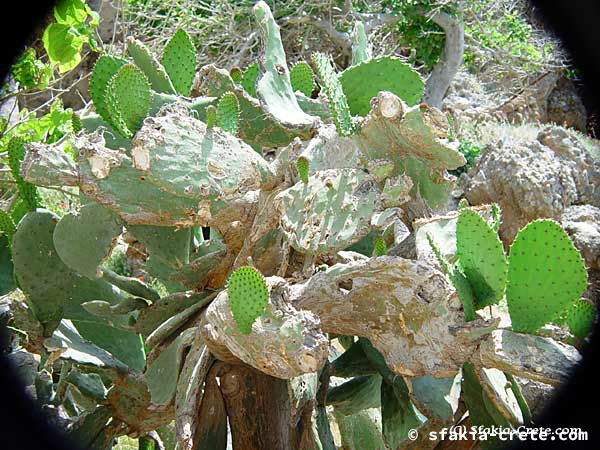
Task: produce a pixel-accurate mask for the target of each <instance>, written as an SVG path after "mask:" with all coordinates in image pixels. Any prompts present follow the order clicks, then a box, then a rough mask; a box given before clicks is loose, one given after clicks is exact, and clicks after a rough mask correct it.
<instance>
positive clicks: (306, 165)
mask: <svg viewBox="0 0 600 450" xmlns="http://www.w3.org/2000/svg"><path fill="white" fill-rule="evenodd" d="M296 170H297V171H298V176H299V177H300V180H302V182H303V183H304V184H308V171H309V170H310V161H309V160H308V158H306V157H305V156H300V157H298V159H297V160H296Z"/></svg>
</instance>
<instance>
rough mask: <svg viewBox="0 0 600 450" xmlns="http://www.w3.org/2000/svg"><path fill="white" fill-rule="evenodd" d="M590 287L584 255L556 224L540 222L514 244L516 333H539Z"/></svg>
mask: <svg viewBox="0 0 600 450" xmlns="http://www.w3.org/2000/svg"><path fill="white" fill-rule="evenodd" d="M586 286H587V271H586V269H585V266H584V264H583V259H582V258H581V255H580V254H579V252H578V251H577V249H576V248H575V246H574V245H573V242H571V240H570V239H569V237H568V236H567V234H566V233H565V231H564V230H563V229H562V228H561V227H560V226H559V225H558V224H557V223H556V222H554V221H552V220H548V219H545V220H536V221H534V222H531V223H530V224H528V225H527V226H525V228H523V229H522V230H521V231H519V233H518V234H517V236H516V237H515V240H514V241H513V243H512V245H511V247H510V254H509V257H508V286H507V288H506V300H507V302H508V311H509V313H510V317H511V320H512V327H513V330H514V331H518V332H524V333H535V332H536V331H537V330H538V329H539V328H540V327H541V326H543V325H544V324H546V323H548V322H550V321H552V320H553V319H554V318H556V317H557V316H558V315H559V314H560V313H561V312H563V311H565V310H566V309H567V308H568V307H569V305H570V304H572V303H573V302H574V301H575V300H579V299H580V298H581V296H582V295H583V292H584V291H585V288H586Z"/></svg>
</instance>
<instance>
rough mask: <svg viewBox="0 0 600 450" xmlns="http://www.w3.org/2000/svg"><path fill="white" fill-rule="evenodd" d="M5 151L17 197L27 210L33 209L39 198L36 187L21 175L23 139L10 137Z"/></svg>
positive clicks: (23, 149)
mask: <svg viewBox="0 0 600 450" xmlns="http://www.w3.org/2000/svg"><path fill="white" fill-rule="evenodd" d="M6 151H7V153H8V165H9V166H10V171H11V173H12V176H13V179H14V180H15V182H16V184H17V189H18V190H19V199H21V200H22V202H23V205H24V206H25V207H26V210H27V211H34V210H35V208H37V207H38V206H40V203H41V199H40V196H39V194H38V191H37V188H36V187H35V186H34V185H33V184H31V183H27V182H26V181H25V180H24V179H23V177H22V176H21V162H22V161H23V158H24V157H25V141H24V140H22V139H19V138H13V139H11V140H10V142H9V143H8V146H7V149H6ZM19 219H20V217H19ZM15 221H18V219H15Z"/></svg>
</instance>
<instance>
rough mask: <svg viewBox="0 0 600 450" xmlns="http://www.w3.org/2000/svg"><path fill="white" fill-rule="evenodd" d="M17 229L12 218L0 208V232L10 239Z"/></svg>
mask: <svg viewBox="0 0 600 450" xmlns="http://www.w3.org/2000/svg"><path fill="white" fill-rule="evenodd" d="M15 231H17V226H16V225H15V222H14V220H13V218H12V217H11V216H10V214H8V213H7V212H6V211H4V210H3V209H0V234H3V235H5V236H6V237H7V238H8V239H11V238H12V236H13V234H15Z"/></svg>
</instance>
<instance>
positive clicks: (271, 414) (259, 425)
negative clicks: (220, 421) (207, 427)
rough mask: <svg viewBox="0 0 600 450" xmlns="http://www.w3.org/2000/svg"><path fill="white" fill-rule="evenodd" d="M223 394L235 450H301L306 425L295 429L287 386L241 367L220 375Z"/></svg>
mask: <svg viewBox="0 0 600 450" xmlns="http://www.w3.org/2000/svg"><path fill="white" fill-rule="evenodd" d="M220 387H221V393H222V394H223V399H224V400H225V408H226V410H227V415H228V418H229V426H230V428H231V437H232V441H233V442H232V443H233V449H234V450H273V449H289V450H300V449H301V448H302V447H301V445H300V444H301V441H302V434H303V433H304V431H305V428H306V425H308V426H309V427H310V422H309V423H308V424H307V423H305V422H304V421H303V420H302V418H300V420H299V422H298V424H297V425H296V424H295V423H294V422H295V420H294V418H293V408H292V402H291V401H290V396H289V393H288V382H287V381H286V380H282V379H279V378H274V377H270V376H268V375H265V374H264V373H261V372H259V371H258V370H255V369H252V368H250V367H248V366H242V365H228V366H225V367H224V368H223V371H222V374H221V386H220ZM309 417H310V416H309Z"/></svg>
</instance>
